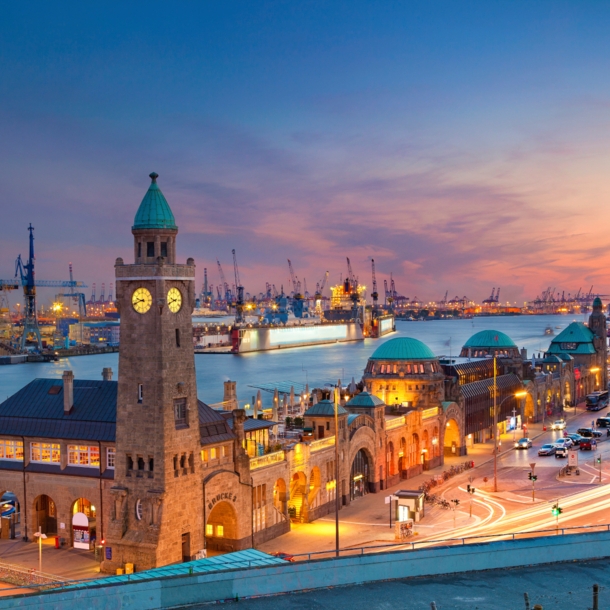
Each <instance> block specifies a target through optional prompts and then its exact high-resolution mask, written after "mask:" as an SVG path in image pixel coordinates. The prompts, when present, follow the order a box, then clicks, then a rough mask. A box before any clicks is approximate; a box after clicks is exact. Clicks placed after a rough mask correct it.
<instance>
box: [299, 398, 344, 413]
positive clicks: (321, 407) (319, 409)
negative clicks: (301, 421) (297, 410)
mask: <svg viewBox="0 0 610 610" xmlns="http://www.w3.org/2000/svg"><path fill="white" fill-rule="evenodd" d="M337 413H338V414H339V415H347V411H346V410H345V409H344V408H343V407H342V406H341V405H339V406H338V407H337ZM316 415H320V416H321V415H325V416H334V415H335V405H334V403H332V402H331V401H330V400H328V399H325V400H321V401H320V402H319V403H317V404H315V405H313V406H311V407H309V409H307V411H305V416H306V417H311V416H316Z"/></svg>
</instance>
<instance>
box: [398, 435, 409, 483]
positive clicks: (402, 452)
mask: <svg viewBox="0 0 610 610" xmlns="http://www.w3.org/2000/svg"><path fill="white" fill-rule="evenodd" d="M408 460H409V458H408V455H407V439H406V438H404V436H403V437H402V438H401V439H400V449H399V450H398V472H399V473H400V474H401V475H402V474H403V473H404V472H405V471H406V470H407V469H408V468H409V461H408Z"/></svg>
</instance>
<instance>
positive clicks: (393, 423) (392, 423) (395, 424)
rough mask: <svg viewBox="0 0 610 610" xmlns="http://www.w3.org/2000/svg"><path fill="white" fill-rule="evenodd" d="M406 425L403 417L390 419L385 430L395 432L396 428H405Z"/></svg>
mask: <svg viewBox="0 0 610 610" xmlns="http://www.w3.org/2000/svg"><path fill="white" fill-rule="evenodd" d="M404 425H405V418H404V416H403V417H396V418H395V419H389V420H386V423H385V429H386V430H394V428H400V426H404Z"/></svg>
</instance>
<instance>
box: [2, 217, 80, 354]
mask: <svg viewBox="0 0 610 610" xmlns="http://www.w3.org/2000/svg"><path fill="white" fill-rule="evenodd" d="M28 231H29V233H30V256H29V258H28V261H27V262H26V263H24V262H23V260H22V258H21V254H20V255H19V256H18V257H17V260H16V261H15V278H14V279H12V280H0V290H14V289H15V288H18V287H19V286H21V287H23V296H24V301H25V302H24V308H23V314H24V315H23V334H22V335H21V349H22V350H24V349H25V346H26V342H27V338H28V337H29V336H30V335H34V338H35V339H36V344H37V347H38V349H39V350H41V349H42V339H41V337H40V328H39V327H38V312H37V307H36V288H37V287H40V288H70V289H74V288H86V287H87V286H86V285H85V284H84V283H83V282H77V281H74V280H70V281H68V282H62V281H54V280H38V281H36V280H35V270H34V262H35V260H36V257H35V256H34V227H33V226H32V225H31V223H30V226H29V227H28Z"/></svg>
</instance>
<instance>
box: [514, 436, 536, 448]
mask: <svg viewBox="0 0 610 610" xmlns="http://www.w3.org/2000/svg"><path fill="white" fill-rule="evenodd" d="M531 446H532V439H531V438H520V439H519V440H518V441H517V442H516V443H515V449H529V448H530V447H531Z"/></svg>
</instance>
